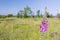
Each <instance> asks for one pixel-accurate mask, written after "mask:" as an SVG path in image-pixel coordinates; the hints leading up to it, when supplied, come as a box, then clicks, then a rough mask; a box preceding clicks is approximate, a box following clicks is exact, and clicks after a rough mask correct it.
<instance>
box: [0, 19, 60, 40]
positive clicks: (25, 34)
mask: <svg viewBox="0 0 60 40" xmlns="http://www.w3.org/2000/svg"><path fill="white" fill-rule="evenodd" d="M41 21H42V20H41V18H5V19H4V18H1V19H0V40H60V19H57V18H48V29H47V31H46V32H45V33H40V32H39V25H40V23H41ZM40 38H41V39H40Z"/></svg>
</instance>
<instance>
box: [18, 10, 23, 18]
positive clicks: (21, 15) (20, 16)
mask: <svg viewBox="0 0 60 40" xmlns="http://www.w3.org/2000/svg"><path fill="white" fill-rule="evenodd" d="M17 17H18V18H22V17H23V11H22V10H19V12H18V14H17Z"/></svg>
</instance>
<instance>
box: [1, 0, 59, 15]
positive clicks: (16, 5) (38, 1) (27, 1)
mask: <svg viewBox="0 0 60 40" xmlns="http://www.w3.org/2000/svg"><path fill="white" fill-rule="evenodd" d="M27 5H28V6H29V7H30V8H31V9H32V11H34V12H36V11H37V10H40V11H41V12H42V13H44V7H45V6H47V8H48V12H49V13H50V14H53V15H56V14H57V13H60V0H0V15H6V14H8V13H12V14H14V15H16V14H17V12H18V11H19V10H23V9H24V7H26V6H27Z"/></svg>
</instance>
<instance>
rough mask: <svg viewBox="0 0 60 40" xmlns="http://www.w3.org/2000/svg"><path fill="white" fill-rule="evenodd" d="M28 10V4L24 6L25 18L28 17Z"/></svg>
mask: <svg viewBox="0 0 60 40" xmlns="http://www.w3.org/2000/svg"><path fill="white" fill-rule="evenodd" d="M29 11H30V7H29V6H26V7H25V8H24V17H25V18H26V17H28V13H29Z"/></svg>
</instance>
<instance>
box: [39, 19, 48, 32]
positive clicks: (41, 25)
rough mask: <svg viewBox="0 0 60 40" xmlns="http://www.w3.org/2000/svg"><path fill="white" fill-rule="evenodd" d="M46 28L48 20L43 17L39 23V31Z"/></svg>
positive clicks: (44, 30)
mask: <svg viewBox="0 0 60 40" xmlns="http://www.w3.org/2000/svg"><path fill="white" fill-rule="evenodd" d="M47 28H48V21H47V19H44V18H43V21H42V23H41V24H40V32H46V31H47Z"/></svg>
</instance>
